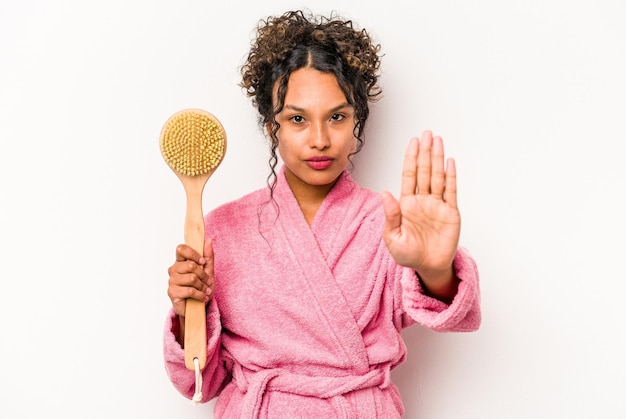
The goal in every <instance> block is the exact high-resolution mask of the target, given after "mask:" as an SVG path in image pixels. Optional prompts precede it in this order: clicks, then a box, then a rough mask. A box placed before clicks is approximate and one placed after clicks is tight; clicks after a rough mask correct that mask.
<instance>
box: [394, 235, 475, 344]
mask: <svg viewBox="0 0 626 419" xmlns="http://www.w3.org/2000/svg"><path fill="white" fill-rule="evenodd" d="M453 267H454V271H455V273H456V276H457V277H458V278H459V279H460V280H461V282H460V283H459V290H458V292H457V295H456V296H455V297H454V300H453V301H452V303H451V304H446V303H444V302H442V301H439V300H437V299H436V298H432V297H429V296H427V295H426V294H425V292H424V290H423V289H422V287H421V286H420V282H419V280H418V279H417V275H416V274H415V272H414V271H413V270H412V269H409V268H403V267H401V268H400V269H401V271H402V272H401V273H400V278H401V279H400V284H401V287H400V288H401V290H400V293H401V296H400V299H401V301H402V309H401V310H402V311H403V318H402V324H403V326H404V327H407V326H410V325H411V324H413V323H415V322H417V323H419V324H421V325H423V326H425V327H427V328H429V329H432V330H434V331H437V332H471V331H474V330H477V329H478V328H479V326H480V322H481V312H480V292H479V283H478V268H477V267H476V263H475V261H474V259H473V258H472V257H471V256H470V254H469V252H468V251H467V250H466V249H464V248H462V247H459V249H458V250H457V253H456V255H455V258H454V262H453Z"/></svg>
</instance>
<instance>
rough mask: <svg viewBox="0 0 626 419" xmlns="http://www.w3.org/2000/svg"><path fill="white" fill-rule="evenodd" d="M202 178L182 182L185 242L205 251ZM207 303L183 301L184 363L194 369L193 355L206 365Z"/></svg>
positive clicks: (199, 250)
mask: <svg viewBox="0 0 626 419" xmlns="http://www.w3.org/2000/svg"><path fill="white" fill-rule="evenodd" d="M204 182H206V179H205V180H201V179H197V182H192V183H191V184H186V185H185V190H186V194H187V213H186V215H185V243H186V244H187V245H188V246H190V247H192V248H193V249H194V250H195V251H197V252H198V253H200V254H201V255H203V254H204V216H203V212H202V189H203V187H204ZM206 345H207V340H206V306H205V304H204V302H203V301H198V300H194V299H191V298H188V299H187V300H186V302H185V366H186V367H187V369H190V370H192V371H193V370H195V365H194V358H197V359H198V361H199V363H200V369H204V366H205V365H206Z"/></svg>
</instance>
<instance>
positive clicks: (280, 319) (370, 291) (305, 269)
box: [164, 168, 481, 419]
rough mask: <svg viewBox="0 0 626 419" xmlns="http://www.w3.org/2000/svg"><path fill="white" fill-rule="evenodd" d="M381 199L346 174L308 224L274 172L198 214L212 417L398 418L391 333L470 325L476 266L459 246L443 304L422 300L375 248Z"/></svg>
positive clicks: (180, 357) (186, 391) (177, 368)
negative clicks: (451, 288)
mask: <svg viewBox="0 0 626 419" xmlns="http://www.w3.org/2000/svg"><path fill="white" fill-rule="evenodd" d="M384 219H385V216H384V212H383V209H382V203H381V199H380V196H379V194H377V193H375V192H373V191H370V190H367V189H364V188H361V187H360V186H359V185H358V184H357V183H356V182H355V181H354V180H353V179H352V178H351V176H350V175H349V174H348V172H345V173H344V174H343V175H342V176H341V178H340V179H339V181H338V182H337V184H336V185H335V186H334V187H333V189H332V190H331V191H330V193H329V194H328V196H327V197H326V199H325V200H324V202H323V203H322V205H321V207H320V208H319V210H318V212H317V214H316V217H315V219H314V220H313V222H312V224H311V225H310V226H309V225H308V223H307V221H306V220H305V218H304V216H303V214H302V211H301V210H300V207H299V206H298V203H297V201H296V199H295V197H294V196H293V193H292V192H291V189H290V188H289V185H288V184H287V181H286V180H285V177H284V168H283V169H281V170H280V172H279V174H278V179H277V185H276V188H275V191H274V195H273V198H272V197H270V194H269V189H267V188H264V189H261V190H258V191H256V192H253V193H251V194H248V195H246V196H244V197H243V198H241V199H239V200H236V201H233V202H230V203H228V204H225V205H222V206H220V207H219V208H217V209H215V210H214V211H212V212H210V213H209V214H207V216H206V219H205V222H206V230H205V231H206V234H207V237H210V238H211V239H212V240H213V248H214V253H215V281H216V288H215V296H214V298H213V300H212V301H211V302H210V304H209V306H208V309H207V336H208V343H207V366H206V368H205V369H204V370H203V389H202V390H203V395H204V398H203V401H208V400H211V399H213V398H214V397H218V400H217V403H216V405H215V417H216V418H287V417H289V418H296V417H297V418H309V417H310V418H319V417H340V418H385V419H389V418H401V417H403V415H404V408H403V405H402V402H401V400H400V395H399V392H398V390H397V388H396V387H395V385H394V384H393V383H392V382H391V380H390V372H391V370H392V369H393V368H394V367H396V366H397V365H398V364H400V363H402V362H403V361H404V359H405V356H406V347H405V345H404V342H403V341H402V337H401V330H402V329H403V328H404V327H408V326H410V325H412V324H414V323H419V324H421V325H423V326H425V327H428V328H430V329H432V330H436V331H440V332H452V331H473V330H476V329H477V328H478V327H479V325H480V320H481V314H480V295H479V283H478V279H479V278H478V270H477V268H476V264H475V262H474V260H473V259H472V258H471V256H470V255H469V253H468V252H467V251H466V250H465V249H463V248H459V249H458V251H457V254H456V256H455V259H454V269H455V271H456V274H457V276H458V277H459V278H460V279H461V283H460V285H459V291H458V293H457V295H456V297H455V298H454V300H453V301H452V303H451V304H449V305H448V304H445V303H443V302H441V301H438V300H436V299H434V298H431V297H429V296H427V295H425V294H424V292H423V290H422V289H421V287H420V284H419V281H418V280H417V277H416V274H415V272H413V271H412V270H411V269H408V268H404V267H401V266H399V265H398V264H397V263H396V262H395V261H394V259H393V258H392V257H391V255H390V254H389V252H388V250H387V247H386V246H385V244H384V242H383V240H382V228H383V223H384ZM177 327H178V321H177V318H176V316H175V314H174V313H173V311H172V312H170V313H169V315H168V317H167V320H166V325H165V335H164V356H165V366H166V370H167V373H168V375H169V377H170V379H171V381H172V383H173V385H174V386H175V387H176V388H177V389H178V391H180V392H181V394H183V395H184V396H185V397H188V398H191V397H192V396H193V392H194V384H195V379H194V373H193V371H190V370H188V369H187V368H186V367H185V365H184V351H183V349H182V348H181V347H180V345H179V344H178V343H177V342H176V339H175V336H176V333H177Z"/></svg>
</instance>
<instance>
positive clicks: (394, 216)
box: [381, 191, 402, 242]
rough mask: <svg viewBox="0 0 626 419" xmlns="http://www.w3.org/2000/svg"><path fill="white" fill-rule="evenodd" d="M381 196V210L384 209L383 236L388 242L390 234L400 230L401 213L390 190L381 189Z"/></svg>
mask: <svg viewBox="0 0 626 419" xmlns="http://www.w3.org/2000/svg"><path fill="white" fill-rule="evenodd" d="M381 197H382V200H383V210H384V211H385V227H384V229H383V238H384V239H385V242H389V239H390V238H391V236H393V235H396V234H398V232H399V231H400V223H401V222H402V213H401V211H400V204H399V203H398V201H397V200H396V198H394V197H393V195H391V193H390V192H388V191H383V192H382V193H381Z"/></svg>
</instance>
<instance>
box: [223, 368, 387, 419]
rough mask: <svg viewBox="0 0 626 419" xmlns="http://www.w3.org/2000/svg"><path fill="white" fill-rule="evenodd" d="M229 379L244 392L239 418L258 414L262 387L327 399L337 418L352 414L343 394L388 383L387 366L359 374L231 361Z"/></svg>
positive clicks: (382, 386)
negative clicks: (247, 366)
mask: <svg viewBox="0 0 626 419" xmlns="http://www.w3.org/2000/svg"><path fill="white" fill-rule="evenodd" d="M233 381H234V382H235V384H236V385H237V387H238V388H239V389H240V390H241V391H242V392H244V393H246V395H245V398H244V402H243V409H242V412H241V418H242V419H244V418H246V419H248V418H258V417H259V414H260V411H261V402H262V400H263V394H264V393H265V392H266V391H282V392H287V393H292V394H298V395H301V396H310V397H318V398H322V399H331V401H332V403H333V406H334V408H335V410H336V411H337V414H338V416H337V417H339V418H346V419H347V418H356V417H357V415H356V414H355V413H354V412H353V411H352V409H351V408H350V405H349V403H348V401H347V400H346V399H345V398H344V397H343V395H344V394H346V393H349V392H352V391H355V390H362V389H366V388H370V387H379V388H381V389H384V388H386V387H388V386H389V384H390V383H391V369H390V367H389V366H385V367H383V366H380V365H379V366H377V368H374V369H372V370H371V371H369V372H368V373H365V374H362V375H345V376H332V377H331V376H308V375H300V374H295V373H292V372H290V371H287V370H284V369H280V368H273V369H265V370H260V371H252V370H249V369H245V368H243V367H242V366H241V365H238V364H235V365H234V368H233Z"/></svg>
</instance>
